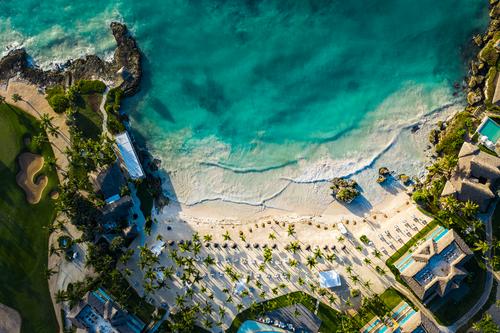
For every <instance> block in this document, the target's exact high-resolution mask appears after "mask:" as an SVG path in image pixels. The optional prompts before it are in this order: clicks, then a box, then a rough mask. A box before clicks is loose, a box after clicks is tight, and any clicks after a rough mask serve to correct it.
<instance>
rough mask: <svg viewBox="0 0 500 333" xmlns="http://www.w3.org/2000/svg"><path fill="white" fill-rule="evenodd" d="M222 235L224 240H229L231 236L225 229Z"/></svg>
mask: <svg viewBox="0 0 500 333" xmlns="http://www.w3.org/2000/svg"><path fill="white" fill-rule="evenodd" d="M222 237H223V238H224V240H225V241H230V240H231V236H230V235H229V231H227V230H226V233H225V234H224V235H222Z"/></svg>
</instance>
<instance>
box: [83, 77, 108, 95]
mask: <svg viewBox="0 0 500 333" xmlns="http://www.w3.org/2000/svg"><path fill="white" fill-rule="evenodd" d="M77 86H78V90H79V91H80V94H84V95H89V94H94V93H98V94H102V93H104V90H106V85H105V84H104V82H102V81H99V80H80V81H78V83H77Z"/></svg>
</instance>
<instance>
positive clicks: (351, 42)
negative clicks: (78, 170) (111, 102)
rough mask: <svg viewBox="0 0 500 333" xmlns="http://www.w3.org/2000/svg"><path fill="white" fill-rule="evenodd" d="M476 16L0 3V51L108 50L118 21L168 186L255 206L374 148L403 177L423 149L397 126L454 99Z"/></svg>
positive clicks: (360, 8) (472, 4)
mask: <svg viewBox="0 0 500 333" xmlns="http://www.w3.org/2000/svg"><path fill="white" fill-rule="evenodd" d="M487 10H488V9H487V1H485V0H439V1H436V0H419V1H413V0H364V1H345V0H342V1H338V0H331V1H321V0H317V1H313V0H311V1H306V0H296V1H292V0H290V1H281V0H267V1H252V0H246V1H222V0H183V1H181V0H162V1H160V0H141V1H136V0H115V1H70V0H53V1H50V2H49V1H40V0H18V1H5V0H3V1H1V0H0V45H1V46H2V47H3V49H2V51H6V50H7V49H9V48H13V47H18V46H23V47H25V48H27V50H28V51H29V53H30V54H31V55H32V56H33V59H34V61H35V63H36V64H38V65H40V66H51V65H53V64H54V63H58V62H63V61H65V60H67V59H69V58H73V57H78V56H81V55H83V54H86V53H97V54H98V55H100V56H104V57H109V56H110V55H111V54H112V51H113V48H114V40H113V38H112V35H111V34H110V31H109V29H108V25H109V22H110V21H111V20H120V21H123V22H125V23H126V24H127V25H128V26H129V28H130V29H131V31H132V33H133V34H134V35H135V37H136V38H137V41H138V44H139V46H140V47H141V49H142V50H143V52H144V55H145V72H144V74H145V76H144V82H143V85H142V90H141V92H140V93H139V94H138V95H137V96H135V97H133V98H131V99H130V100H128V102H127V111H128V112H129V113H130V115H131V119H132V126H133V128H134V131H135V134H136V137H137V138H138V139H139V140H143V141H144V142H146V144H147V145H148V147H149V148H150V149H151V151H152V152H153V154H155V156H157V157H159V158H161V159H162V161H163V164H162V166H163V168H164V169H165V170H166V171H168V172H169V173H170V178H171V182H172V188H170V190H171V191H174V190H175V192H176V194H175V195H176V196H177V198H178V199H179V200H180V201H182V202H185V203H190V204H194V203H197V202H200V201H204V200H227V201H235V202H241V203H250V204H261V203H262V202H264V201H266V200H267V201H269V200H271V199H273V198H276V196H277V195H278V194H280V193H282V192H283V190H284V186H287V185H288V184H290V182H293V183H314V182H321V181H323V180H326V179H328V178H330V177H333V176H338V175H353V174H356V173H357V172H360V171H362V170H364V169H369V168H372V167H375V166H376V163H377V161H378V160H379V159H380V158H381V156H382V155H383V154H387V156H386V157H385V161H384V163H386V164H389V166H391V167H393V168H400V169H404V170H398V171H400V172H407V173H410V174H411V172H413V171H415V169H416V168H417V167H421V165H420V164H419V163H420V162H422V161H423V160H424V156H423V155H421V153H420V150H419V149H420V146H424V145H425V143H418V142H419V141H418V139H415V138H413V139H412V137H410V136H409V135H406V134H405V133H403V132H402V131H404V129H405V128H407V127H408V126H411V124H413V123H415V122H418V121H419V120H420V119H422V118H423V117H426V116H427V115H429V114H432V113H433V112H440V111H439V110H441V109H443V107H444V109H447V107H446V106H447V105H458V106H460V102H461V98H462V97H460V96H453V93H454V89H453V84H454V83H455V82H460V81H461V80H462V79H463V77H464V75H465V74H466V70H467V60H468V59H469V58H470V56H471V54H472V52H473V49H472V43H471V37H472V35H473V34H474V33H478V32H481V31H483V30H484V29H485V28H486V25H487V19H488V17H487ZM419 145H420V146H419ZM392 146H395V151H394V152H392V155H391V152H390V150H391V147H392ZM396 146H397V147H396ZM412 149H413V150H412ZM405 154H406V155H405ZM412 159H414V160H415V161H417V162H419V163H416V162H411V161H412ZM391 163H392V164H391ZM412 168H413V169H412Z"/></svg>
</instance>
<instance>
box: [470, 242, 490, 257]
mask: <svg viewBox="0 0 500 333" xmlns="http://www.w3.org/2000/svg"><path fill="white" fill-rule="evenodd" d="M474 246H475V247H474V251H481V253H482V254H483V255H484V254H485V253H486V252H488V250H489V249H490V245H489V244H488V243H487V242H485V241H482V240H480V241H477V242H476V243H474Z"/></svg>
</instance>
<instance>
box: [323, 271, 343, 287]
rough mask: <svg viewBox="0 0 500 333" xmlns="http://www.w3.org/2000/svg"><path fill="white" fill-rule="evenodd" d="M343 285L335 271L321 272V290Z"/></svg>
mask: <svg viewBox="0 0 500 333" xmlns="http://www.w3.org/2000/svg"><path fill="white" fill-rule="evenodd" d="M341 284H342V283H341V282H340V275H339V273H337V272H336V271H335V270H333V269H332V270H330V271H322V272H319V285H320V286H321V288H333V287H339V286H340V285H341Z"/></svg>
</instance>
